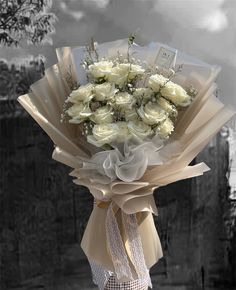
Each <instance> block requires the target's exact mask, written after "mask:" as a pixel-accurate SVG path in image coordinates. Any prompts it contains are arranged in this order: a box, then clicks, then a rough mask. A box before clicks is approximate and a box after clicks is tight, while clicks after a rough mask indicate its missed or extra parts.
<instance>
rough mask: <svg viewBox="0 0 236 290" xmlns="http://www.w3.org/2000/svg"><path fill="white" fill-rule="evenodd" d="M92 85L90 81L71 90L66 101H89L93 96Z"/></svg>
mask: <svg viewBox="0 0 236 290" xmlns="http://www.w3.org/2000/svg"><path fill="white" fill-rule="evenodd" d="M93 87H94V86H93V85H92V84H90V83H89V84H86V85H84V86H80V87H79V88H78V89H77V90H74V91H72V92H71V94H70V96H69V97H68V98H67V100H66V101H67V102H71V103H80V102H89V101H90V100H91V99H92V98H93V96H94V95H93Z"/></svg>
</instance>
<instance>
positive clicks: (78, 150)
mask: <svg viewBox="0 0 236 290" xmlns="http://www.w3.org/2000/svg"><path fill="white" fill-rule="evenodd" d="M161 46H164V47H165V45H163V44H160V43H150V44H149V45H148V46H145V47H141V46H138V45H134V47H133V49H134V50H135V51H136V54H135V57H136V58H140V59H141V60H145V61H146V62H147V63H149V64H153V63H154V62H155V59H156V56H157V54H158V51H159V48H160V47H161ZM117 51H119V52H120V53H124V54H125V53H126V52H127V40H126V39H125V40H117V41H114V42H109V43H104V44H101V45H99V46H98V53H99V56H100V57H103V56H108V57H111V56H114V55H116V54H117ZM56 52H57V57H58V63H57V64H55V65H54V66H52V67H50V68H48V69H47V70H46V72H45V76H44V77H43V78H42V79H41V80H39V81H38V82H36V83H34V84H33V85H32V86H31V92H30V93H28V94H26V95H23V96H20V97H19V98H18V100H19V102H20V103H21V105H22V106H23V107H24V108H25V109H26V110H27V111H28V112H29V114H30V115H31V116H32V117H33V118H34V119H35V121H36V122H37V123H38V124H39V125H40V126H41V127H42V128H43V130H44V131H45V132H46V133H47V134H48V135H49V137H50V138H51V139H52V141H53V142H54V144H55V150H54V152H53V158H54V159H55V160H57V161H59V162H62V163H64V164H66V165H68V166H70V167H71V168H73V169H74V170H73V171H72V173H71V175H72V176H74V177H76V179H75V180H74V182H75V183H76V184H79V185H84V186H86V187H88V188H89V190H90V192H91V194H92V195H93V196H94V198H95V200H97V201H98V202H97V204H98V206H94V209H93V211H92V214H91V216H90V219H89V221H88V224H87V227H86V230H85V233H84V236H83V239H82V243H81V246H82V249H83V250H84V252H85V254H86V255H87V257H88V259H89V261H92V262H95V263H97V264H99V265H101V266H102V267H103V268H104V269H107V270H108V271H111V272H116V267H115V264H114V259H112V257H111V253H110V251H109V249H108V248H109V247H108V245H109V242H108V241H107V239H108V237H107V233H106V226H107V225H106V222H107V214H108V211H109V210H112V213H113V214H114V216H115V218H116V221H117V224H118V225H119V231H120V234H121V237H122V239H123V242H124V243H123V244H124V248H125V251H126V254H127V255H128V261H129V262H128V263H129V265H130V270H131V273H132V276H133V278H134V279H137V277H139V276H138V275H137V269H136V268H135V266H134V263H132V253H131V252H132V251H131V250H130V248H129V243H126V241H127V237H126V234H125V229H124V225H123V223H122V214H128V215H130V214H136V215H135V217H136V218H137V221H136V222H137V223H138V234H139V237H140V241H141V245H142V248H143V258H144V260H145V264H146V267H147V268H148V269H149V268H150V267H151V266H152V265H154V264H155V263H156V262H157V261H158V260H159V259H160V258H161V257H162V256H163V253H162V248H161V244H160V240H159V237H158V234H157V231H156V229H155V225H154V222H153V217H152V214H156V215H157V214H158V213H157V208H156V205H155V201H154V198H153V190H154V189H155V188H157V187H160V186H164V185H166V184H169V183H172V182H175V181H178V180H181V179H186V178H191V177H194V176H199V175H202V174H203V173H204V172H205V171H208V170H209V168H208V167H207V165H205V164H204V163H199V164H196V165H194V166H189V163H190V162H191V161H192V160H193V159H194V158H195V157H196V156H197V154H198V153H199V152H200V151H201V150H202V149H203V148H204V147H205V145H206V144H207V143H208V142H209V141H210V140H211V138H212V137H213V136H214V135H215V134H216V133H217V132H218V131H219V130H220V128H221V127H222V126H223V125H224V124H225V123H226V122H227V121H228V120H229V119H230V118H231V117H232V116H233V115H234V111H233V110H232V108H230V107H226V106H224V104H222V103H221V102H220V101H219V100H218V99H217V98H216V97H215V95H214V93H215V90H216V84H215V83H214V81H215V79H216V77H217V75H218V73H219V71H220V69H219V67H217V66H211V65H209V64H206V63H203V62H201V61H199V60H196V59H194V58H192V57H190V56H188V55H184V54H181V52H178V53H177V59H176V65H178V64H183V70H182V72H181V73H180V74H178V75H177V76H176V77H175V78H174V80H173V81H175V82H177V83H179V84H180V85H182V86H184V87H186V86H189V85H193V86H194V87H195V88H196V89H197V90H198V94H197V96H196V98H195V101H194V102H193V103H192V104H191V105H190V106H189V107H188V108H186V109H184V110H182V111H181V112H180V113H179V117H178V120H177V123H176V127H175V133H174V134H173V136H172V137H171V138H170V139H169V141H168V143H167V145H166V146H164V147H163V148H162V149H160V153H161V155H162V157H163V158H164V160H165V162H164V163H162V164H160V165H156V166H148V168H147V170H146V172H145V173H144V175H143V176H142V177H141V178H140V179H139V180H134V181H131V182H124V181H121V180H113V181H112V182H110V183H107V182H106V183H104V182H99V179H98V178H94V175H93V174H92V173H91V174H89V173H88V174H87V175H86V174H84V173H83V174H80V172H82V171H80V168H81V167H82V166H83V161H84V160H85V159H89V158H91V157H92V156H93V155H94V154H95V153H97V152H98V151H99V149H98V148H97V147H95V146H93V145H91V144H89V143H87V141H86V139H85V138H84V137H82V135H81V127H80V126H78V125H74V124H68V123H61V122H60V116H61V113H62V107H63V103H64V101H65V99H66V98H67V96H68V95H69V94H70V92H71V90H70V86H69V84H70V82H71V81H72V80H74V81H77V82H79V83H80V84H85V83H86V75H85V72H84V71H83V69H82V68H81V65H80V64H81V61H82V60H83V58H84V47H74V48H71V47H64V48H60V49H57V50H56ZM101 201H104V203H101ZM107 201H109V202H111V201H112V207H111V203H108V202H107ZM132 216H133V215H132ZM141 258H142V257H141ZM117 278H118V279H119V277H117ZM120 281H127V277H120Z"/></svg>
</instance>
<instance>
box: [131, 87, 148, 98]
mask: <svg viewBox="0 0 236 290" xmlns="http://www.w3.org/2000/svg"><path fill="white" fill-rule="evenodd" d="M152 93H153V92H152V90H151V89H150V88H137V89H135V91H134V93H133V96H134V97H135V98H142V99H144V100H148V99H150V98H151V95H152Z"/></svg>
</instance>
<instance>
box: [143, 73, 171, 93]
mask: <svg viewBox="0 0 236 290" xmlns="http://www.w3.org/2000/svg"><path fill="white" fill-rule="evenodd" d="M167 81H168V79H167V78H165V77H164V76H163V75H159V74H155V75H151V76H150V78H149V80H148V86H149V87H150V88H151V89H152V90H153V91H154V92H159V90H160V87H161V86H164V84H165V83H166V82H167Z"/></svg>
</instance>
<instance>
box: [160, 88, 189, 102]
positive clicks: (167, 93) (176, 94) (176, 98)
mask: <svg viewBox="0 0 236 290" xmlns="http://www.w3.org/2000/svg"><path fill="white" fill-rule="evenodd" d="M161 94H162V96H163V97H165V98H166V99H168V100H170V101H171V102H172V103H174V104H175V105H176V106H182V107H185V106H188V105H189V104H190V103H191V97H190V96H189V95H188V94H187V92H186V91H185V89H184V88H182V87H181V86H179V85H177V84H175V83H173V82H168V83H167V84H166V85H165V86H164V87H163V88H162V89H161Z"/></svg>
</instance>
